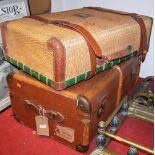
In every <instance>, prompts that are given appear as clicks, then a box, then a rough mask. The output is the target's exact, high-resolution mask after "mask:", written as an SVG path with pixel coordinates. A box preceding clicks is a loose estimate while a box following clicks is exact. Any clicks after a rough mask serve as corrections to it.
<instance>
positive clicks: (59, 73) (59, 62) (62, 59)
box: [47, 37, 66, 83]
mask: <svg viewBox="0 0 155 155" xmlns="http://www.w3.org/2000/svg"><path fill="white" fill-rule="evenodd" d="M47 46H48V48H49V50H51V51H53V55H54V64H53V65H54V66H53V68H54V76H55V80H54V81H55V82H56V83H59V82H63V81H65V71H66V51H65V48H64V45H63V43H62V42H61V41H60V40H59V39H58V38H55V37H51V38H50V39H49V40H48V41H47Z"/></svg>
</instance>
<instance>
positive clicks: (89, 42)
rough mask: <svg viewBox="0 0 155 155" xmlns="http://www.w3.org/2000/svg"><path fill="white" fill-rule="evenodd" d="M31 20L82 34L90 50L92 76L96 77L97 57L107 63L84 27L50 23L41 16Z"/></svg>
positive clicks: (61, 22)
mask: <svg viewBox="0 0 155 155" xmlns="http://www.w3.org/2000/svg"><path fill="white" fill-rule="evenodd" d="M30 18H32V19H35V20H38V21H40V22H43V23H46V24H53V25H56V26H60V27H63V28H67V29H71V30H73V31H76V32H78V33H79V34H81V35H82V36H83V37H84V39H85V40H86V42H87V45H88V48H89V53H90V60H91V71H92V75H95V73H96V57H103V58H104V60H105V62H106V61H107V58H106V57H104V56H102V51H101V48H100V47H99V45H98V43H97V42H96V40H95V39H94V38H93V36H92V35H91V33H90V32H89V31H87V30H86V29H85V28H83V27H82V26H80V25H77V24H73V23H70V22H67V21H62V20H53V21H50V20H47V19H44V18H42V17H39V16H30Z"/></svg>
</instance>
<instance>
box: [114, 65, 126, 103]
mask: <svg viewBox="0 0 155 155" xmlns="http://www.w3.org/2000/svg"><path fill="white" fill-rule="evenodd" d="M113 69H116V70H117V71H118V72H119V75H120V76H119V85H118V92H117V101H116V105H119V104H120V102H121V95H122V85H123V80H124V76H123V73H122V70H121V68H120V67H119V66H118V65H116V66H114V67H113Z"/></svg>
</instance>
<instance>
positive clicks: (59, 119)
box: [24, 100, 64, 123]
mask: <svg viewBox="0 0 155 155" xmlns="http://www.w3.org/2000/svg"><path fill="white" fill-rule="evenodd" d="M24 104H25V106H26V107H27V108H29V109H32V110H33V111H34V112H35V113H37V114H39V115H42V116H45V117H47V118H49V119H53V120H55V121H57V122H59V123H60V122H63V120H64V116H63V115H62V114H61V113H59V112H56V111H53V110H45V109H44V108H43V107H42V106H41V105H35V104H34V103H32V102H30V101H29V100H24Z"/></svg>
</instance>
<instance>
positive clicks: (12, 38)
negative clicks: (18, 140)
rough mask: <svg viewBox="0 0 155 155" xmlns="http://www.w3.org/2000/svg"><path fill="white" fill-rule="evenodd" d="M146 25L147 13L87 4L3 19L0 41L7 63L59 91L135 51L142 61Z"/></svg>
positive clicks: (148, 24)
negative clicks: (7, 20)
mask: <svg viewBox="0 0 155 155" xmlns="http://www.w3.org/2000/svg"><path fill="white" fill-rule="evenodd" d="M30 26H31V27H30ZM151 26H152V19H151V18H150V17H147V16H143V15H138V14H135V13H126V12H120V11H114V10H108V9H104V8H93V7H87V8H81V9H77V10H70V11H64V12H60V13H53V14H50V13H47V14H42V15H37V16H30V17H26V18H22V19H19V20H15V21H11V22H6V23H4V24H2V39H3V47H4V51H5V57H6V60H7V61H9V62H10V63H12V64H14V65H16V66H18V67H19V68H21V69H22V70H24V72H26V73H28V74H30V75H31V76H33V77H35V78H37V79H38V80H40V81H41V82H43V83H45V84H47V85H49V86H51V87H53V88H54V89H56V90H63V89H65V88H67V87H69V86H72V85H74V84H76V83H78V82H81V81H83V80H85V79H89V78H90V77H92V76H94V75H95V74H97V73H100V72H102V71H104V70H106V69H107V68H110V67H112V66H114V65H116V64H119V63H121V62H122V61H124V60H128V59H130V58H132V57H134V56H135V55H142V56H143V60H144V59H145V56H146V53H147V50H148V46H149V38H150V33H151ZM79 64H80V65H79Z"/></svg>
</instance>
